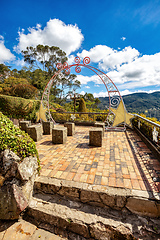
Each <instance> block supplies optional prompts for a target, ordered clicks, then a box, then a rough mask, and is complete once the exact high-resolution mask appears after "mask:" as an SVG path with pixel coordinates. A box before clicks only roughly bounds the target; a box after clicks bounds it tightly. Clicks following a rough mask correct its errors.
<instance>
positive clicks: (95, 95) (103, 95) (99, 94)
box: [93, 91, 108, 98]
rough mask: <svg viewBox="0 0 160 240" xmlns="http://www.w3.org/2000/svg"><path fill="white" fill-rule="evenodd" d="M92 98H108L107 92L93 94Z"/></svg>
mask: <svg viewBox="0 0 160 240" xmlns="http://www.w3.org/2000/svg"><path fill="white" fill-rule="evenodd" d="M93 96H94V97H95V98H99V97H108V92H107V91H106V92H104V91H101V92H99V93H93Z"/></svg>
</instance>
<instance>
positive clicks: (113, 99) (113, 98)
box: [41, 57, 125, 129]
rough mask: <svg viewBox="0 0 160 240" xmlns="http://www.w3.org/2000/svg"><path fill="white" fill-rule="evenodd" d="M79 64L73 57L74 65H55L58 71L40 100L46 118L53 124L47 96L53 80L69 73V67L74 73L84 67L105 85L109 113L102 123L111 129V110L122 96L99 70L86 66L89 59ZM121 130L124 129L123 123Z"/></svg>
mask: <svg viewBox="0 0 160 240" xmlns="http://www.w3.org/2000/svg"><path fill="white" fill-rule="evenodd" d="M80 62H81V60H80V58H79V57H75V64H72V65H68V63H67V62H65V63H64V64H63V65H62V64H61V63H58V64H57V69H58V71H57V72H56V73H55V74H54V75H53V77H52V78H51V79H50V80H49V82H48V83H47V85H46V87H45V89H44V92H43V95H42V99H41V103H42V106H43V108H48V113H49V116H48V118H49V119H50V120H51V121H53V122H54V123H55V121H54V119H53V118H52V116H51V113H50V110H49V95H50V89H51V86H52V84H53V81H54V79H55V78H56V77H57V76H59V77H61V75H63V73H62V71H63V70H64V71H65V73H66V74H69V73H70V71H71V67H75V71H76V72H77V73H80V72H81V67H86V68H88V69H90V70H92V71H93V72H94V73H95V74H97V75H98V77H99V78H100V79H101V81H102V82H103V84H104V85H105V87H106V89H107V92H108V97H109V112H108V115H107V118H106V120H105V121H104V122H105V124H106V125H107V128H112V124H113V121H114V117H115V116H114V115H115V114H114V113H113V112H112V110H111V108H117V107H118V105H119V103H120V101H123V99H122V96H121V94H120V92H119V91H118V88H117V87H116V85H115V84H114V82H113V81H112V80H111V79H110V78H109V77H108V76H107V75H106V74H105V73H104V72H102V71H101V70H99V69H97V68H95V67H92V66H90V65H88V64H89V63H90V58H89V57H85V58H84V59H83V64H81V63H80ZM114 129H116V127H114ZM123 129H125V122H124V127H123Z"/></svg>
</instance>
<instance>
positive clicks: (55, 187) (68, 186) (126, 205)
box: [34, 176, 160, 217]
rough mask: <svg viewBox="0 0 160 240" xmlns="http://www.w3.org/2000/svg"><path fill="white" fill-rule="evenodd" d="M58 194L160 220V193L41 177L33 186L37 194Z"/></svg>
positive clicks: (74, 199) (78, 200)
mask: <svg viewBox="0 0 160 240" xmlns="http://www.w3.org/2000/svg"><path fill="white" fill-rule="evenodd" d="M36 193H44V194H50V195H51V194H54V195H55V194H57V195H59V196H63V197H65V198H66V199H70V200H73V201H77V202H81V203H87V204H89V205H94V206H98V207H103V208H111V209H114V210H120V211H121V210H123V209H125V210H129V211H130V212H132V213H134V214H138V215H140V216H148V217H160V193H153V192H147V191H139V190H131V189H125V188H113V187H108V186H101V185H90V184H86V183H79V182H74V181H66V180H60V179H56V178H49V177H43V176H40V177H38V178H36V180H35V183H34V194H36Z"/></svg>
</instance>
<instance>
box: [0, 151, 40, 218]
mask: <svg viewBox="0 0 160 240" xmlns="http://www.w3.org/2000/svg"><path fill="white" fill-rule="evenodd" d="M37 168H38V163H37V158H36V157H26V158H25V159H23V161H21V159H20V158H19V157H18V156H17V155H16V154H15V153H13V152H12V151H10V150H5V151H3V152H1V153H0V219H18V217H19V214H20V213H21V212H22V211H23V210H24V209H25V208H26V207H27V206H28V203H29V200H30V198H31V196H32V191H33V184H34V180H35V177H36V175H37Z"/></svg>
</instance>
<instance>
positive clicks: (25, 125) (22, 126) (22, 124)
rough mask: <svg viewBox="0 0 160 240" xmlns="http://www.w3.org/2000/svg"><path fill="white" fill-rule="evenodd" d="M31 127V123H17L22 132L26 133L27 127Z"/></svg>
mask: <svg viewBox="0 0 160 240" xmlns="http://www.w3.org/2000/svg"><path fill="white" fill-rule="evenodd" d="M29 126H31V121H20V122H19V128H20V129H21V130H22V131H25V132H27V127H29Z"/></svg>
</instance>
